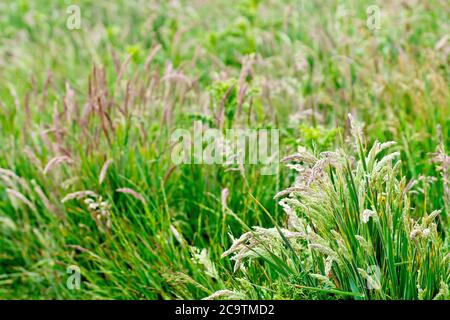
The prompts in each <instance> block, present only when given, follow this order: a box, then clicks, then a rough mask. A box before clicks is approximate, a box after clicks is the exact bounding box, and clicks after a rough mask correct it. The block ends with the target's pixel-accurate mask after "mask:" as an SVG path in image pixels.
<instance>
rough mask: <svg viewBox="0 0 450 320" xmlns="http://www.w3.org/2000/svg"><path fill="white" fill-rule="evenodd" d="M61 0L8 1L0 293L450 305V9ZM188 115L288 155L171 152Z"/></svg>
mask: <svg viewBox="0 0 450 320" xmlns="http://www.w3.org/2000/svg"><path fill="white" fill-rule="evenodd" d="M70 4H71V3H69V2H67V1H53V2H52V4H50V3H49V2H45V1H34V2H29V1H8V0H7V1H2V3H1V4H0V108H1V110H2V112H1V113H0V128H1V133H2V134H1V136H0V168H2V169H0V178H1V179H0V233H1V236H0V248H2V250H1V252H0V297H1V298H5V299H23V298H27V299H201V298H206V297H210V298H225V299H226V298H250V299H271V298H275V299H449V298H450V296H449V293H448V292H449V289H448V286H449V284H450V264H449V232H450V227H449V225H450V221H449V219H450V218H449V203H450V200H449V199H450V198H449V197H450V192H449V171H448V167H449V162H450V160H449V156H448V155H447V154H448V150H449V149H450V143H449V142H450V139H449V134H450V131H449V128H450V94H449V90H448V88H449V84H448V79H449V67H448V66H449V63H448V62H449V50H450V40H449V38H448V34H449V31H450V29H449V24H448V20H449V19H448V18H449V15H448V12H450V10H449V9H450V8H449V6H448V4H447V3H446V2H445V1H439V0H433V1H426V2H424V1H403V2H398V1H380V2H377V1H375V4H378V6H379V8H380V10H381V21H380V28H379V29H378V30H370V29H369V28H368V27H367V26H366V20H367V18H368V16H367V12H366V9H367V7H369V6H370V5H373V4H374V3H373V2H372V1H356V0H347V1H338V0H334V1H328V2H327V3H326V4H324V3H323V2H321V1H290V0H285V1H282V2H280V1H271V0H268V1H256V0H239V1H237V2H236V4H235V5H233V6H230V4H229V2H227V1H222V0H219V1H214V2H213V1H211V2H205V1H167V2H166V1H154V2H151V3H148V2H147V1H133V2H130V1H122V0H117V1H96V2H95V4H94V2H91V1H78V3H77V5H79V7H80V9H81V19H82V24H81V29H80V30H69V29H68V28H67V27H66V20H67V18H68V14H67V13H66V9H67V7H68V6H69V5H70ZM348 114H352V115H353V116H352V117H351V118H354V120H352V121H350V120H349V118H348ZM195 120H197V121H201V122H202V123H203V125H205V126H208V127H211V128H219V129H220V130H225V129H227V128H251V129H262V128H276V129H278V130H279V132H280V156H281V157H287V156H289V155H294V156H292V157H288V158H286V159H285V160H286V163H287V165H288V168H284V167H282V166H280V169H279V170H278V171H277V173H276V174H275V175H261V170H260V167H259V166H257V165H244V166H225V165H219V164H216V165H206V164H181V165H175V164H174V163H173V161H172V160H171V153H172V151H173V148H174V143H173V141H171V139H170V138H171V134H172V132H173V131H175V130H176V129H180V128H182V129H188V130H192V128H193V122H194V121H195ZM358 122H359V124H358ZM388 141H395V142H396V144H395V145H394V144H390V143H389V144H385V143H386V142H388ZM387 147H389V148H387ZM330 150H331V151H330ZM283 190H287V191H283ZM280 192H281V193H280ZM277 194H278V197H277V198H276V199H274V196H275V195H277ZM63 200H64V201H63ZM71 266H77V267H78V268H79V270H80V273H81V286H80V288H79V289H78V290H77V289H70V286H68V285H67V283H68V279H70V276H71V274H70V273H68V268H70V267H71Z"/></svg>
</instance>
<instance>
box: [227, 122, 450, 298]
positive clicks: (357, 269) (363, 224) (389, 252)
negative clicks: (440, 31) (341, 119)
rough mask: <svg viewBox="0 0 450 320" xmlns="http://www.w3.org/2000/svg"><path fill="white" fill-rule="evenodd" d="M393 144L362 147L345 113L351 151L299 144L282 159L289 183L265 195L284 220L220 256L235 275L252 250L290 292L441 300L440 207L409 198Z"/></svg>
mask: <svg viewBox="0 0 450 320" xmlns="http://www.w3.org/2000/svg"><path fill="white" fill-rule="evenodd" d="M395 145H396V143H395V142H384V143H380V142H378V141H376V142H375V143H373V144H372V146H370V148H369V146H368V145H367V142H366V141H365V139H364V136H363V134H362V131H361V127H359V126H357V125H356V124H355V123H354V121H352V144H351V146H352V147H354V148H353V149H351V150H345V149H346V148H342V149H337V150H336V151H332V152H321V153H319V154H314V153H312V152H310V151H308V150H307V149H306V148H304V147H299V150H298V152H297V153H296V154H294V155H292V156H289V157H286V158H285V159H284V161H285V162H288V163H289V164H288V166H289V167H290V168H291V169H292V170H295V171H296V174H297V176H296V179H295V182H294V184H293V185H292V186H291V187H289V188H287V189H286V190H283V191H281V192H279V193H278V194H277V195H276V196H275V198H276V199H281V200H280V201H279V204H280V205H281V206H282V207H283V209H284V211H285V213H286V220H287V221H286V228H285V229H284V228H279V227H276V228H270V229H265V228H261V227H254V228H253V229H252V230H251V231H249V232H247V233H245V234H243V235H242V236H241V237H239V238H238V239H236V240H234V242H233V244H232V246H231V247H230V248H229V249H228V250H227V251H226V252H224V254H223V257H225V256H228V255H231V256H232V258H231V259H232V260H234V261H235V267H234V269H235V271H237V270H239V269H241V268H243V269H244V274H245V264H244V261H245V260H251V259H255V258H261V259H263V260H264V261H266V262H267V263H268V264H270V266H271V269H273V270H275V271H276V277H274V280H275V279H276V281H278V282H279V283H282V286H284V287H286V288H289V287H291V288H292V289H293V290H294V291H295V289H299V290H302V289H303V290H308V289H310V290H315V291H319V292H321V293H327V294H332V295H336V296H338V297H339V296H340V297H343V296H352V297H354V298H358V299H449V298H450V295H449V286H448V283H449V277H450V264H449V258H450V256H449V253H448V248H446V247H445V246H444V241H443V238H444V234H445V228H446V227H447V226H445V225H443V221H445V219H443V218H442V216H441V208H436V210H435V211H433V212H430V213H429V214H425V215H420V214H417V212H416V210H415V209H414V208H413V207H411V201H410V192H411V183H408V180H407V179H406V178H405V176H404V175H403V174H402V172H401V161H400V160H399V152H397V151H391V150H392V149H393V148H395ZM347 149H348V148H347ZM285 291H286V290H285ZM291 294H292V292H291ZM292 297H293V296H289V295H288V296H285V297H284V298H292Z"/></svg>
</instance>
